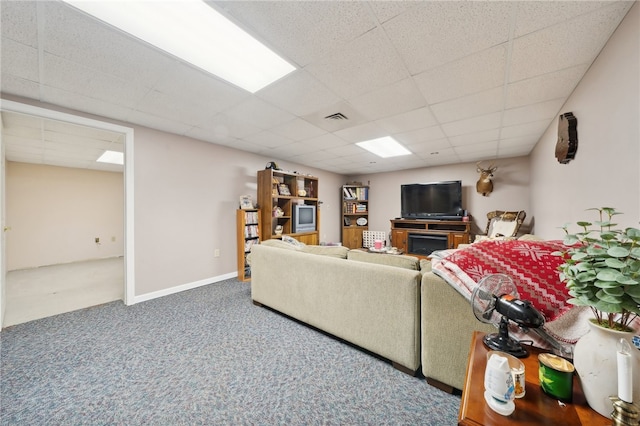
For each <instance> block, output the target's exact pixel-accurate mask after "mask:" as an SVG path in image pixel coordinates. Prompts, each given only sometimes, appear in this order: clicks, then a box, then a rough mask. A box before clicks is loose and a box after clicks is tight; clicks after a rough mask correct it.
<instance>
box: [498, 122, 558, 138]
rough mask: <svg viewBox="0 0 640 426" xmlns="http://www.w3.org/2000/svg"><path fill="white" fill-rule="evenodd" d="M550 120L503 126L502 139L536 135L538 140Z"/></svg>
mask: <svg viewBox="0 0 640 426" xmlns="http://www.w3.org/2000/svg"><path fill="white" fill-rule="evenodd" d="M548 126H549V120H542V121H534V122H532V123H524V124H518V125H515V126H508V127H503V128H502V129H501V131H500V138H501V139H510V138H516V137H520V136H535V138H536V140H537V139H538V138H539V137H540V136H542V134H543V133H544V131H545V130H547V127H548Z"/></svg>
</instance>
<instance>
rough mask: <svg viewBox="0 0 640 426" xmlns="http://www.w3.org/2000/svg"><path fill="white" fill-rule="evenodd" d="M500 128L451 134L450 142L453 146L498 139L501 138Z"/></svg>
mask: <svg viewBox="0 0 640 426" xmlns="http://www.w3.org/2000/svg"><path fill="white" fill-rule="evenodd" d="M499 135H500V129H497V128H496V129H491V130H485V131H477V132H472V133H466V134H463V135H458V136H450V137H449V142H451V145H452V146H462V145H473V144H477V143H480V142H490V141H497V140H498V139H499Z"/></svg>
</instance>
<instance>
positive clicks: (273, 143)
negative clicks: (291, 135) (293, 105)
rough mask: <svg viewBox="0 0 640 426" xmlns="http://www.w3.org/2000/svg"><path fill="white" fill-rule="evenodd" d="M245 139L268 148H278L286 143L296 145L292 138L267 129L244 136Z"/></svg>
mask: <svg viewBox="0 0 640 426" xmlns="http://www.w3.org/2000/svg"><path fill="white" fill-rule="evenodd" d="M244 140H245V141H247V142H251V143H254V144H256V145H259V146H263V147H266V148H277V147H280V146H284V145H287V146H292V145H294V144H293V143H292V142H293V141H292V140H291V139H287V138H285V137H282V136H279V135H276V134H274V133H271V132H269V131H267V130H263V131H260V132H258V133H255V134H253V135H251V136H247V137H245V138H244Z"/></svg>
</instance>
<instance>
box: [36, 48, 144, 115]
mask: <svg viewBox="0 0 640 426" xmlns="http://www.w3.org/2000/svg"><path fill="white" fill-rule="evenodd" d="M43 59H44V67H45V68H46V69H47V72H45V73H44V74H43V79H42V83H43V84H44V85H45V86H47V87H55V88H58V89H61V90H65V91H68V92H71V93H77V94H83V93H91V96H92V97H93V98H95V99H100V100H102V101H105V102H111V103H113V104H115V105H135V104H136V103H137V102H138V101H139V100H140V99H142V97H143V96H144V95H145V93H147V92H148V91H149V89H148V88H147V87H143V86H139V85H136V84H133V83H131V82H129V81H125V80H122V79H120V78H118V77H114V76H112V75H109V74H103V73H101V72H99V71H96V70H95V69H91V68H87V67H84V66H82V65H78V64H77V63H74V62H70V61H67V60H65V59H62V58H60V57H58V56H53V55H49V54H45V55H44V58H43Z"/></svg>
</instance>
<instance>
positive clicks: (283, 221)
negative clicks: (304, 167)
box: [258, 169, 320, 244]
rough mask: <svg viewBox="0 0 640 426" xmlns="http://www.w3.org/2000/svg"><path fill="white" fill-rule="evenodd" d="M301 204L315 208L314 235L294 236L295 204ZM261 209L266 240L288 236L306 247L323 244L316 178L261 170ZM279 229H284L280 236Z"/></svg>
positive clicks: (304, 233)
mask: <svg viewBox="0 0 640 426" xmlns="http://www.w3.org/2000/svg"><path fill="white" fill-rule="evenodd" d="M300 203H302V204H307V205H312V206H315V208H316V209H315V211H316V218H315V219H316V228H315V231H305V232H293V228H294V225H293V219H294V218H293V209H294V205H295V204H300ZM258 206H259V207H260V211H261V222H260V223H261V225H262V231H263V235H262V237H261V238H262V239H263V240H264V239H269V238H282V235H288V236H290V237H293V238H295V239H297V240H298V241H300V242H303V243H305V244H319V243H320V210H319V203H318V178H317V177H315V176H310V175H306V174H302V173H295V172H288V171H284V170H275V169H265V170H259V171H258ZM275 210H277V213H276V212H275ZM278 226H280V227H282V233H281V234H279V233H277V232H276V228H277V227H278Z"/></svg>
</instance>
